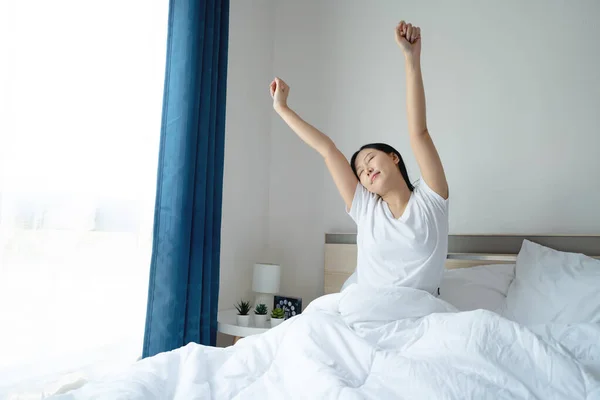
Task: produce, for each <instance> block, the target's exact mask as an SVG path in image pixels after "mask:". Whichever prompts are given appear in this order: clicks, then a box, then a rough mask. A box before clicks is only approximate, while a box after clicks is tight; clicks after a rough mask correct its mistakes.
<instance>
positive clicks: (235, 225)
mask: <svg viewBox="0 0 600 400" xmlns="http://www.w3.org/2000/svg"><path fill="white" fill-rule="evenodd" d="M273 15H274V7H273V1H272V0H253V1H242V0H238V1H232V2H231V8H230V22H229V24H230V32H229V67H228V72H227V73H228V77H227V116H226V128H225V129H226V131H225V172H224V177H223V219H222V229H221V280H220V282H221V283H220V293H219V309H228V308H233V304H234V303H235V302H236V301H239V300H240V299H241V298H245V299H250V298H252V297H251V280H252V266H253V265H254V262H255V261H257V260H259V259H261V257H262V256H263V255H264V251H265V248H266V245H267V241H268V236H267V232H268V200H269V197H268V193H269V159H270V130H271V113H270V112H271V102H270V99H269V95H268V84H269V81H270V79H271V77H272V70H273V23H272V21H273ZM257 93H266V96H258V95H257Z"/></svg>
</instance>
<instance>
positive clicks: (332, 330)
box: [55, 284, 600, 400]
mask: <svg viewBox="0 0 600 400" xmlns="http://www.w3.org/2000/svg"><path fill="white" fill-rule="evenodd" d="M599 341H600V327H599V326H598V325H594V324H582V325H577V326H536V327H531V329H529V328H526V327H523V326H520V325H518V324H516V323H513V322H511V321H508V320H506V319H503V318H501V317H500V316H498V315H497V314H494V313H492V312H489V311H483V310H478V311H471V312H462V313H458V312H456V309H455V308H454V307H452V306H451V305H449V304H448V303H446V302H444V301H442V300H440V299H437V298H435V297H433V296H431V295H429V294H428V293H425V292H422V291H418V290H414V289H409V288H401V289H397V290H394V291H389V292H381V291H378V292H372V291H369V290H368V289H365V288H362V287H360V286H359V285H356V284H353V285H351V286H350V287H348V288H347V289H346V290H345V291H344V292H343V293H337V294H332V295H327V296H323V297H321V298H319V299H317V300H315V301H314V302H312V303H311V304H310V305H309V306H308V307H307V309H306V310H305V312H304V313H303V314H301V315H299V316H296V317H294V318H292V319H290V320H288V321H285V322H284V323H283V324H281V325H280V326H279V327H277V328H274V329H271V330H269V331H268V332H266V333H264V334H262V335H257V336H251V337H248V338H245V339H242V340H240V341H239V342H238V343H237V344H236V345H235V346H232V347H229V348H226V349H220V348H212V347H205V346H200V345H196V344H189V345H187V346H185V347H182V348H180V349H177V350H175V351H171V352H168V353H162V354H159V355H156V356H154V357H151V358H147V359H144V360H142V361H140V362H138V363H136V364H135V365H133V367H132V368H131V369H130V370H128V371H127V372H126V373H124V374H121V375H118V376H112V377H110V378H107V380H106V381H103V382H94V383H88V384H86V385H85V386H84V387H82V388H81V389H78V390H77V391H74V392H71V393H69V394H66V395H62V396H58V397H55V399H63V400H66V399H88V398H94V399H111V400H116V399H160V400H164V399H186V400H190V399H211V398H213V399H296V398H307V399H569V400H573V399H588V400H591V399H600V345H599Z"/></svg>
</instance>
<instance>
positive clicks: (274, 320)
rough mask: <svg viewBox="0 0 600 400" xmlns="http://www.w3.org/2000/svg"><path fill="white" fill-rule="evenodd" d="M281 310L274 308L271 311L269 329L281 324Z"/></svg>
mask: <svg viewBox="0 0 600 400" xmlns="http://www.w3.org/2000/svg"><path fill="white" fill-rule="evenodd" d="M284 316H285V315H284V313H283V308H274V309H273V311H271V328H275V327H276V326H277V325H279V324H280V323H282V322H283V317H284Z"/></svg>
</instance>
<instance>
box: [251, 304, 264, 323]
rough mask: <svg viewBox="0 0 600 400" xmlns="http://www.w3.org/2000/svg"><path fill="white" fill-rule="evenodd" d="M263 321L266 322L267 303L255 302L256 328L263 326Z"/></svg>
mask: <svg viewBox="0 0 600 400" xmlns="http://www.w3.org/2000/svg"><path fill="white" fill-rule="evenodd" d="M265 322H267V305H266V304H257V305H256V307H255V308H254V324H255V325H256V326H257V327H258V328H264V326H265Z"/></svg>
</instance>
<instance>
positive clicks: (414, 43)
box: [395, 21, 421, 57]
mask: <svg viewBox="0 0 600 400" xmlns="http://www.w3.org/2000/svg"><path fill="white" fill-rule="evenodd" d="M395 33H396V43H398V46H400V48H401V49H402V51H403V52H404V56H405V57H415V56H416V57H420V56H421V28H419V27H418V26H413V25H412V24H407V23H406V22H404V21H400V23H399V24H398V25H396V29H395Z"/></svg>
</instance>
